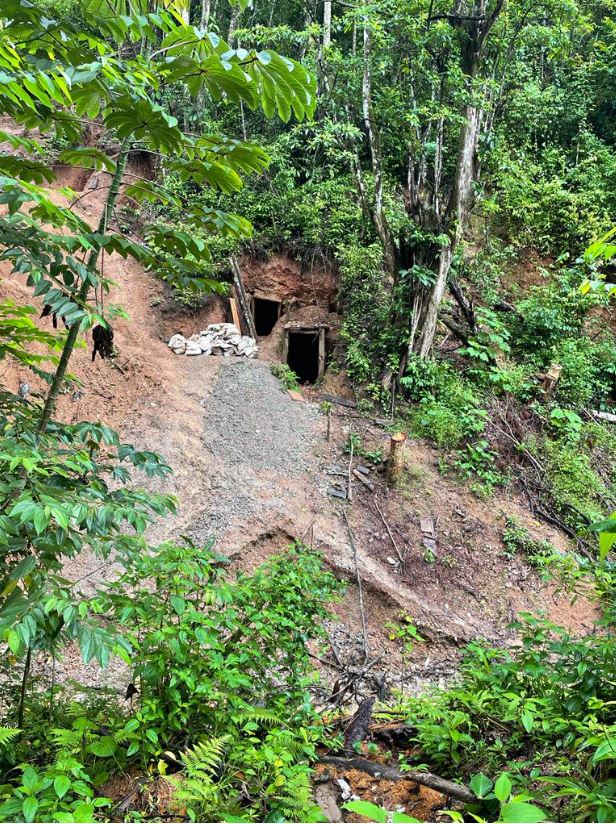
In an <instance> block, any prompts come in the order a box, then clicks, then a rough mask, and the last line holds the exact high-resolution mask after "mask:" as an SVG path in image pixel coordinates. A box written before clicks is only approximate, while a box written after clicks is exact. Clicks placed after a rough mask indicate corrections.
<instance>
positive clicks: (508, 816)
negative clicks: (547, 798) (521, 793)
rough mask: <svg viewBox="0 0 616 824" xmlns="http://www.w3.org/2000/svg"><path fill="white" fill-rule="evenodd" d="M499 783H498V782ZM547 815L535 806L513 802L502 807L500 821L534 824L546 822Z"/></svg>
mask: <svg viewBox="0 0 616 824" xmlns="http://www.w3.org/2000/svg"><path fill="white" fill-rule="evenodd" d="M497 783H498V782H497ZM546 818H547V816H546V814H545V813H544V812H543V810H541V809H540V808H539V807H536V806H535V805H534V804H528V803H527V802H525V801H513V802H512V803H511V804H505V805H504V806H503V807H501V811H500V818H499V821H507V822H511V824H515V822H520V824H526V822H529V824H532V823H533V822H539V821H545V820H546Z"/></svg>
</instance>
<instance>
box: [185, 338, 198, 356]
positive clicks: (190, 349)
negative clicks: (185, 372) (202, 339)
mask: <svg viewBox="0 0 616 824" xmlns="http://www.w3.org/2000/svg"><path fill="white" fill-rule="evenodd" d="M184 354H186V355H200V354H201V347H200V346H199V344H198V343H197V341H195V340H189V341H186V351H185V353H184Z"/></svg>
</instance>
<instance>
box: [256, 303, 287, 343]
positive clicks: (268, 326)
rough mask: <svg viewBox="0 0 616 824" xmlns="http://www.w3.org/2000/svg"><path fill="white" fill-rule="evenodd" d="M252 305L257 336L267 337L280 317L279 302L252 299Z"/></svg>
mask: <svg viewBox="0 0 616 824" xmlns="http://www.w3.org/2000/svg"><path fill="white" fill-rule="evenodd" d="M252 304H253V317H254V319H255V328H256V330H257V335H258V336H259V337H261V336H263V335H269V334H270V332H271V331H272V329H273V328H274V326H275V325H276V323H277V321H278V318H279V317H280V308H281V304H280V301H279V300H266V299H265V298H257V297H254V298H253V299H252Z"/></svg>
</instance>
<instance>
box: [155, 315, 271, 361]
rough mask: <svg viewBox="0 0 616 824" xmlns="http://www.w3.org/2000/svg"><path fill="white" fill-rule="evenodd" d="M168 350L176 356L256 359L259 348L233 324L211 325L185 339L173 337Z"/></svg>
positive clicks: (252, 339) (178, 336) (179, 336)
mask: <svg viewBox="0 0 616 824" xmlns="http://www.w3.org/2000/svg"><path fill="white" fill-rule="evenodd" d="M169 349H171V350H172V351H173V352H175V354H176V355H223V357H225V358H228V357H230V356H231V355H239V356H240V357H244V358H256V357H257V355H258V354H259V347H258V346H257V342H256V340H255V339H254V338H251V337H249V336H248V335H242V333H241V332H240V330H239V329H238V328H237V326H236V325H235V324H234V323H212V324H210V325H209V326H208V328H207V329H204V330H203V331H202V332H199V333H198V334H196V335H191V336H190V337H189V338H185V337H184V335H174V336H173V337H172V338H171V340H170V341H169Z"/></svg>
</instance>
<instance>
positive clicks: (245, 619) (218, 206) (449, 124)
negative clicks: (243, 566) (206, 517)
mask: <svg viewBox="0 0 616 824" xmlns="http://www.w3.org/2000/svg"><path fill="white" fill-rule="evenodd" d="M615 9H616V4H615V3H614V0H533V2H524V1H523V0H508V2H506V0H406V2H400V1H399V0H374V2H371V3H366V4H362V3H355V2H345V3H332V2H331V0H323V2H318V3H317V2H312V0H311V1H310V2H308V3H299V2H296V0H272V1H271V2H269V3H264V2H261V0H254V2H253V3H247V2H246V0H238V2H233V3H231V4H228V3H227V2H225V0H199V2H198V1H197V0H192V2H191V3H190V4H189V5H186V4H184V3H182V2H179V0H177V2H172V1H169V0H167V1H166V2H156V0H147V1H146V0H87V2H82V0H79V2H78V1H77V0H3V3H2V5H1V8H0V106H1V109H0V115H1V116H2V121H1V125H2V131H0V144H1V145H2V149H1V150H0V204H2V209H1V213H0V260H2V261H4V262H7V264H8V266H9V270H12V275H11V277H15V278H17V277H19V278H21V279H22V280H23V281H24V282H25V283H27V285H28V287H30V289H31V293H32V295H33V296H36V297H37V298H38V297H42V298H43V300H44V303H45V306H46V307H47V308H48V314H49V315H53V318H54V326H56V325H57V326H58V328H57V329H56V330H55V331H53V332H52V331H51V330H50V327H49V326H46V327H42V326H40V325H39V324H38V323H37V322H35V310H34V308H33V307H32V306H30V305H17V304H15V303H11V302H8V301H6V302H4V303H2V304H0V358H12V359H16V360H17V361H18V362H19V363H20V365H21V367H22V369H23V371H24V373H26V372H27V371H28V370H32V371H33V372H34V373H35V374H37V375H38V376H40V377H43V378H44V379H45V381H46V382H47V385H48V392H47V393H46V395H45V396H44V397H40V398H38V397H35V398H32V399H30V401H29V402H28V403H24V402H23V397H19V396H17V395H15V394H14V392H13V391H11V389H10V388H8V387H0V389H1V391H0V427H1V432H0V438H1V443H0V465H1V468H2V471H1V474H0V639H1V640H0V648H1V649H2V658H1V661H0V671H1V678H0V695H1V701H0V724H2V726H0V820H2V821H60V822H62V821H92V820H102V821H105V820H153V819H155V818H157V817H160V815H161V812H160V810H158V809H154V808H152V809H148V808H144V809H143V810H142V811H141V812H140V813H139V814H138V815H137V816H136V817H135V815H136V814H135V813H131V814H130V816H129V817H124V815H123V811H122V809H120V808H119V807H118V799H117V798H116V799H114V800H113V801H112V800H111V798H109V797H108V796H107V795H106V794H105V788H106V787H109V781H110V779H113V777H114V776H117V775H119V774H131V775H141V776H142V777H143V782H142V783H143V786H146V785H147V784H148V782H156V781H157V780H158V779H159V778H160V777H163V776H170V784H171V786H172V788H174V789H173V794H174V799H175V800H174V802H173V803H174V804H175V806H172V807H171V812H168V813H165V815H167V818H169V817H173V816H174V815H175V814H177V815H178V816H179V817H180V818H181V819H182V820H197V821H204V820H210V821H221V820H226V821H263V820H265V821H286V820H288V821H319V820H323V815H322V812H321V811H320V810H319V809H318V807H317V805H316V804H315V802H314V799H313V791H312V785H311V772H312V766H313V765H314V762H315V760H316V759H317V753H318V752H319V751H322V750H323V749H327V748H330V749H332V751H335V750H336V748H337V747H338V746H339V744H340V741H339V739H338V735H337V728H336V727H335V726H332V727H331V728H330V727H329V726H328V723H326V722H324V719H323V718H322V717H321V716H319V714H318V713H317V711H316V709H315V705H314V703H313V700H312V690H311V688H312V687H313V686H314V680H315V678H316V676H315V674H314V671H313V664H312V663H311V658H310V655H309V650H308V647H307V643H308V642H310V641H313V640H315V639H318V638H319V636H320V634H321V632H322V631H321V627H322V624H323V620H324V619H325V617H326V615H327V605H328V603H330V602H331V601H332V599H334V598H335V597H336V595H337V593H338V592H339V590H340V587H339V584H338V583H337V582H336V581H335V579H334V578H333V576H332V575H331V574H329V573H328V572H327V571H326V570H325V568H324V567H323V565H322V564H321V561H320V558H319V556H318V555H317V554H316V553H315V552H313V551H312V550H310V549H308V548H307V547H305V546H303V545H302V544H301V542H298V543H297V544H296V545H294V546H292V547H290V548H289V550H288V552H287V553H285V555H284V556H283V557H280V558H275V559H273V560H272V561H270V562H269V563H268V564H267V565H266V566H265V567H263V568H260V569H258V570H257V571H256V572H254V573H253V574H251V575H248V574H243V575H238V576H232V575H230V574H229V573H228V572H227V566H228V560H227V559H226V558H225V557H224V555H220V554H217V552H216V551H214V549H213V548H212V547H211V546H206V547H199V546H195V545H193V544H191V543H190V542H188V541H185V540H181V539H180V538H178V542H177V545H175V544H173V545H172V544H165V545H163V546H159V547H151V546H148V544H147V541H146V538H145V530H146V527H147V525H148V523H150V521H151V519H152V518H153V517H155V516H162V515H164V514H165V513H169V512H173V511H174V509H175V506H176V502H175V500H174V499H173V497H172V496H169V495H165V494H155V493H152V492H150V491H145V490H144V489H142V488H141V487H140V486H138V485H137V480H136V479H135V478H136V476H138V475H139V474H145V475H146V476H149V477H150V478H154V479H156V478H163V477H164V476H165V475H167V474H168V473H169V472H170V469H169V467H168V466H167V465H166V464H165V462H164V460H163V458H161V457H160V456H158V455H155V454H153V453H151V452H147V451H140V450H137V449H135V448H134V447H132V446H130V445H128V444H125V443H123V442H122V440H121V439H120V436H119V435H118V434H117V433H116V432H114V431H113V430H111V429H110V428H108V427H106V426H104V425H102V424H100V423H96V422H88V421H85V422H82V423H78V424H70V425H69V424H65V423H62V422H61V421H59V420H57V418H56V414H55V413H56V404H57V400H58V397H59V394H60V393H61V392H63V391H65V388H66V386H67V384H70V380H71V377H70V359H71V354H72V352H73V351H74V348H75V346H76V345H78V343H79V334H80V332H82V331H84V330H86V329H92V328H97V329H98V330H102V331H101V332H100V333H99V334H103V335H104V330H105V329H107V328H108V324H109V322H110V321H111V320H113V316H112V315H111V314H110V313H109V312H104V311H103V309H102V301H101V299H100V296H101V295H102V294H103V292H105V291H107V290H108V289H109V283H108V281H107V279H106V277H105V274H104V266H102V262H103V261H104V257H105V255H108V254H111V253H118V254H120V255H123V256H124V257H130V258H132V259H134V260H136V261H138V262H139V263H141V264H142V265H143V266H144V267H149V268H150V269H151V270H152V271H154V272H155V273H156V275H157V276H158V277H160V278H162V279H164V280H165V281H166V282H167V283H168V284H169V286H170V288H171V289H173V290H174V294H175V299H176V300H177V301H178V302H179V303H181V304H183V305H188V306H198V305H199V303H200V301H202V300H203V299H204V295H207V294H208V293H211V292H212V291H218V292H223V293H224V291H225V288H226V286H225V283H226V281H227V280H228V272H227V258H228V256H229V255H230V254H232V253H234V252H238V251H240V250H251V251H253V252H254V253H255V254H259V255H263V254H269V253H271V252H272V251H274V250H284V251H285V252H289V253H290V254H292V255H294V256H295V257H297V258H298V259H299V260H301V261H302V265H303V266H305V267H310V266H313V265H326V266H328V267H331V268H333V269H334V270H335V272H336V273H337V274H338V276H339V296H338V309H339V312H340V314H341V317H342V343H343V347H341V348H340V350H339V351H337V353H336V355H335V357H336V358H337V361H338V363H337V366H338V367H340V368H344V369H345V370H346V372H347V374H348V376H349V378H350V380H351V381H352V382H353V383H354V384H355V386H356V388H357V392H358V395H359V397H360V398H361V400H360V404H359V408H360V411H366V412H372V411H373V410H377V409H381V408H385V409H386V410H388V411H389V412H390V413H392V414H393V416H394V417H395V420H396V424H397V425H399V426H401V427H403V428H405V429H407V430H408V431H409V432H411V433H412V434H414V435H416V436H421V437H426V438H429V439H430V440H432V441H433V442H434V444H435V445H436V446H437V447H438V449H439V450H440V454H441V455H442V459H441V469H442V471H443V472H444V473H452V474H454V475H456V476H458V477H460V478H462V479H466V481H467V482H468V483H469V484H470V485H471V487H472V489H473V490H474V492H475V493H476V494H477V495H478V496H490V495H491V494H493V493H494V490H495V489H496V488H498V487H502V488H507V487H508V486H511V487H513V486H516V487H517V488H521V489H522V490H524V491H525V493H526V495H527V497H528V501H529V504H530V505H531V508H532V509H533V512H534V513H535V515H536V516H537V517H540V518H543V519H544V520H546V521H548V522H550V523H552V524H553V525H557V526H558V527H559V528H560V529H562V530H563V531H564V532H565V533H566V534H567V535H568V536H569V538H570V539H571V541H572V544H573V546H574V547H575V552H572V553H571V554H570V555H563V554H561V553H559V552H557V551H556V550H555V549H554V548H553V547H552V546H551V545H549V544H546V543H538V542H536V541H534V540H533V539H532V537H531V536H530V535H528V534H527V533H526V531H525V530H524V529H523V528H522V527H521V526H520V524H518V523H515V522H510V523H508V525H507V528H506V530H505V532H504V534H503V542H504V546H505V549H506V551H507V552H508V553H510V554H511V555H514V554H519V555H520V556H523V557H524V558H525V559H526V560H527V561H528V563H529V564H531V566H534V567H536V568H537V569H538V571H539V572H540V574H541V575H543V576H545V577H548V578H550V579H552V580H556V581H558V582H559V585H560V586H561V587H562V588H563V590H565V591H567V592H569V593H570V594H571V596H572V597H575V595H576V594H577V593H581V592H583V593H584V594H585V595H586V596H587V597H593V598H596V600H597V604H598V607H599V609H600V612H601V618H600V620H599V623H598V624H597V626H596V632H595V633H593V634H591V635H588V636H584V637H581V638H573V637H570V636H569V635H568V634H567V632H565V631H564V630H563V629H562V628H559V627H557V626H554V625H551V624H549V623H548V622H547V621H545V620H544V619H543V618H542V617H541V616H523V617H520V619H519V624H518V627H517V629H518V631H519V634H520V637H521V639H522V641H521V643H520V645H519V646H516V647H513V648H509V649H501V648H490V647H488V646H486V645H483V644H481V643H479V642H476V643H473V644H471V645H470V646H469V648H468V649H467V650H466V653H465V658H464V662H463V664H462V666H461V669H460V673H459V677H458V679H457V680H456V681H455V683H453V684H452V685H450V686H449V687H447V688H442V689H435V690H434V691H432V692H430V693H428V694H425V695H422V696H413V697H411V696H409V695H394V696H390V697H389V698H388V699H387V701H385V702H384V703H382V704H380V705H378V706H377V711H376V715H377V717H380V718H383V719H390V718H395V719H398V720H402V721H403V722H404V723H405V724H406V725H407V727H408V729H410V730H411V740H412V742H413V744H414V747H413V752H414V753H415V755H414V756H413V758H412V759H411V758H409V759H407V760H406V761H404V762H402V763H401V764H400V765H398V766H399V767H400V768H401V769H403V770H404V769H410V768H412V769H429V770H431V771H432V772H435V773H438V774H439V775H441V776H444V777H446V778H449V779H453V780H456V781H459V782H460V783H461V784H464V785H466V786H468V787H470V789H471V791H472V792H473V793H474V796H475V800H474V801H473V802H472V803H467V804H466V805H465V806H464V808H462V805H460V804H458V805H457V806H456V807H455V809H452V810H451V811H450V816H451V817H452V818H453V819H454V820H460V821H461V820H476V821H494V820H502V821H541V820H546V819H552V820H561V821H567V820H579V821H595V820H596V821H613V820H615V819H616V713H615V710H614V706H615V702H614V697H613V685H614V681H615V678H616V664H615V661H616V655H615V653H616V650H615V648H614V637H613V627H614V621H615V620H616V609H615V605H614V597H615V592H616V578H615V576H616V570H615V569H614V562H613V558H612V557H611V555H610V553H611V549H612V544H613V543H614V541H615V540H616V537H615V536H616V527H615V520H614V519H613V518H611V517H610V515H611V513H612V512H613V511H614V510H615V509H616V477H615V474H614V467H615V458H616V429H614V423H613V422H610V420H609V415H610V414H614V413H615V412H616V409H615V408H614V407H616V336H615V334H614V324H613V318H612V315H611V311H610V305H611V301H612V300H613V294H612V293H613V291H614V286H613V284H614V283H616V278H615V274H616V270H615V268H614V266H615V263H614V261H615V260H616V245H614V234H613V232H612V231H611V230H612V227H613V226H614V223H615V222H616V145H615V126H616V108H615V105H616V104H615V101H616V26H615V24H614V11H615ZM136 153H142V154H145V155H147V156H148V157H150V158H151V168H152V169H154V171H155V175H154V179H152V180H150V179H149V178H148V179H146V178H135V177H134V176H133V177H131V178H130V180H129V182H128V183H126V182H125V183H124V184H123V182H122V181H123V177H124V173H125V170H126V164H127V162H128V160H129V158H130V157H133V156H135V154H136ZM55 164H63V165H72V166H75V167H80V168H86V169H99V170H105V171H106V172H108V173H109V185H108V187H107V188H106V193H105V198H106V203H105V208H104V210H103V214H102V217H101V219H100V222H99V224H98V225H97V226H96V227H95V228H92V227H91V226H90V225H88V224H87V223H86V222H85V221H84V220H83V219H82V218H80V217H79V216H78V215H77V214H76V213H75V211H73V210H72V209H71V208H70V206H66V205H65V206H63V205H58V200H57V199H54V198H53V197H52V196H51V195H50V192H49V188H48V187H49V184H51V183H52V182H53V179H54V171H53V168H54V165H55ZM121 188H122V194H123V197H124V198H129V199H130V200H131V202H132V203H134V208H133V209H130V210H128V209H126V208H125V207H118V206H117V202H118V195H119V193H120V189H121ZM58 319H59V320H60V321H61V323H59V324H57V320H58ZM44 330H47V331H44ZM606 415H607V416H608V417H607V418H606V417H605V416H606ZM86 551H87V552H89V553H93V554H94V555H95V556H96V557H99V558H100V559H110V558H113V559H114V562H115V563H116V564H117V565H118V568H119V570H120V572H119V576H118V578H117V579H116V580H115V581H113V582H112V583H110V584H108V585H107V586H106V587H104V588H102V589H101V590H100V591H98V592H96V593H95V594H94V595H93V596H88V597H86V596H85V595H84V594H83V593H82V592H81V590H80V588H79V586H78V584H79V582H74V581H71V580H68V579H67V578H66V577H65V575H64V572H63V569H64V566H65V564H66V563H67V561H68V560H69V559H74V558H76V557H77V556H79V555H80V554H81V553H83V552H86ZM152 582H154V585H152ZM75 645H76V646H78V647H79V649H80V651H81V655H82V657H83V659H84V661H86V662H87V661H93V662H97V663H98V664H100V665H101V666H102V667H105V666H107V664H108V663H109V661H110V659H111V658H112V657H113V658H116V657H119V658H120V659H122V660H123V661H124V663H125V665H126V667H128V668H130V671H131V684H130V686H129V693H127V695H126V697H125V698H122V700H118V696H117V695H115V694H113V692H110V693H109V694H107V693H104V694H101V693H93V692H92V691H88V690H86V689H79V688H77V689H69V688H67V687H66V686H65V685H60V684H57V683H56V680H55V662H56V661H57V660H58V659H59V658H61V657H62V655H63V653H64V652H65V651H66V650H67V648H69V646H71V647H74V646H75ZM330 720H331V719H330ZM174 776H175V778H174ZM177 776H182V778H181V779H180V778H178V777H177ZM120 800H121V799H120ZM354 803H356V804H359V807H357V806H356V807H355V809H356V811H358V812H360V813H362V812H363V813H364V814H366V815H367V816H368V817H372V818H374V819H375V820H388V819H387V812H386V811H383V810H379V809H378V808H375V807H374V806H372V807H370V806H363V807H362V806H361V802H354ZM349 809H353V806H352V804H351V805H349ZM393 820H394V821H395V820H412V819H408V817H406V818H405V817H404V816H400V815H398V814H396V815H394V817H393Z"/></svg>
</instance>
